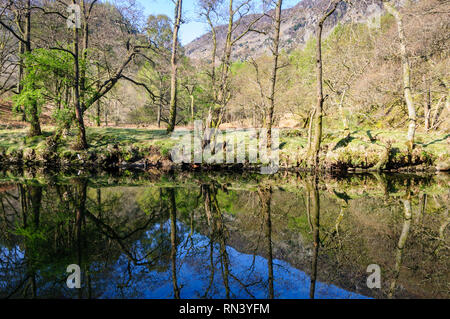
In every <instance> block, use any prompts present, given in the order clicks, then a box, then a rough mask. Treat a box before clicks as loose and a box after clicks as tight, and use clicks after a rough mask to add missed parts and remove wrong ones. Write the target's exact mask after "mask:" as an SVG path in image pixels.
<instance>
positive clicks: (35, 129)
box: [25, 0, 42, 136]
mask: <svg viewBox="0 0 450 319" xmlns="http://www.w3.org/2000/svg"><path fill="white" fill-rule="evenodd" d="M25 52H27V53H30V52H31V0H28V1H27V13H26V22H25ZM38 112H39V111H38V106H37V103H36V102H33V103H32V105H30V109H29V115H30V118H29V121H30V133H29V135H30V136H39V135H41V134H42V131H41V124H40V121H39V114H38Z"/></svg>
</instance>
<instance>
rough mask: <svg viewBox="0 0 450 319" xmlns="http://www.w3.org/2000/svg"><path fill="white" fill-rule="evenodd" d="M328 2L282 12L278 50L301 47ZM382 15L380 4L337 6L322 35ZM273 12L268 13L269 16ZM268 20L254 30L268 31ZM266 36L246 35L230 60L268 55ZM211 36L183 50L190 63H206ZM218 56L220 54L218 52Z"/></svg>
mask: <svg viewBox="0 0 450 319" xmlns="http://www.w3.org/2000/svg"><path fill="white" fill-rule="evenodd" d="M328 4H329V1H328V0H303V1H301V2H299V3H298V4H297V5H296V6H294V7H292V8H289V9H285V10H283V13H282V16H283V23H282V28H281V48H282V49H284V50H286V51H288V52H289V51H291V50H292V49H294V48H299V47H302V46H303V45H304V44H305V43H306V42H307V41H308V39H309V38H310V37H311V35H313V34H314V28H315V27H316V24H317V20H318V17H319V16H320V15H321V13H322V12H324V11H325V9H326V7H327V5H328ZM382 12H383V8H382V4H381V1H380V0H366V1H358V2H357V3H354V4H352V5H349V4H346V3H341V4H340V5H339V7H338V10H337V11H336V12H335V13H334V14H333V15H332V16H331V17H330V18H329V19H328V20H327V23H326V26H325V33H327V32H329V31H330V30H331V29H332V28H333V27H334V26H336V24H338V23H347V22H350V21H352V22H365V21H368V20H372V19H375V18H376V17H378V16H380V14H381V13H382ZM270 14H273V12H269V15H270ZM254 19H255V15H249V16H246V17H244V18H243V20H242V23H241V24H242V25H241V26H240V27H239V28H238V29H237V30H236V33H235V34H240V33H241V32H242V31H243V30H245V28H246V26H247V25H248V24H249V23H250V22H251V21H253V20H254ZM270 23H271V19H270V18H269V17H265V18H263V19H262V20H261V21H260V22H259V24H258V25H257V26H256V29H257V30H266V29H267V28H268V27H270ZM217 34H218V42H219V47H220V45H222V46H223V42H224V40H225V36H226V26H225V25H222V26H219V27H218V28H217ZM268 40H269V36H268V35H264V34H261V33H257V32H252V33H249V34H247V35H246V36H245V37H243V38H242V39H241V40H239V41H238V42H237V44H236V47H235V48H234V50H233V60H246V59H247V58H249V57H257V56H260V55H262V54H264V53H266V52H268V51H269V43H270V41H268ZM211 48H212V44H211V33H207V34H205V35H203V36H201V37H199V38H197V39H196V40H194V41H192V42H191V43H189V44H187V45H186V47H185V50H186V55H187V56H189V57H190V58H192V59H199V60H200V59H208V58H210V54H211ZM219 52H220V51H219Z"/></svg>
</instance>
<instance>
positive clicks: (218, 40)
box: [0, 0, 450, 171]
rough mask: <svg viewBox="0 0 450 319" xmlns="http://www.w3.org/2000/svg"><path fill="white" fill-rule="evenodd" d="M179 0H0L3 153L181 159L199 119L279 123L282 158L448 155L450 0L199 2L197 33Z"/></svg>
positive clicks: (35, 158) (301, 162)
mask: <svg viewBox="0 0 450 319" xmlns="http://www.w3.org/2000/svg"><path fill="white" fill-rule="evenodd" d="M172 2H173V9H174V15H173V16H171V17H168V16H165V15H150V16H145V14H144V13H143V10H142V7H141V5H140V3H138V2H136V1H134V0H116V1H112V2H110V1H97V0H70V1H69V0H58V1H52V0H16V1H11V0H2V1H1V2H0V27H1V29H0V48H1V54H0V104H1V109H0V112H1V113H0V116H1V117H0V136H1V139H0V162H2V163H3V164H4V165H23V164H27V165H31V166H33V165H37V166H42V165H44V166H55V167H59V166H68V165H81V166H90V165H92V164H95V165H97V166H103V167H109V166H118V165H121V163H122V164H123V163H126V164H127V165H134V166H136V167H140V166H142V165H143V164H145V165H144V167H148V165H151V166H156V167H171V166H173V163H172V164H171V163H170V162H171V158H170V154H169V153H170V149H171V148H172V147H173V145H174V144H175V142H174V141H173V138H171V133H172V132H174V131H185V132H189V131H190V130H192V128H193V124H194V122H195V121H202V126H203V128H209V129H212V130H218V129H222V130H224V129H241V130H245V129H247V128H265V129H267V131H268V139H269V145H270V140H271V134H272V130H273V129H280V130H281V133H280V134H281V143H280V152H281V166H284V167H286V168H305V169H311V168H312V169H314V168H316V169H319V168H326V169H338V170H340V169H344V170H355V169H357V170H358V169H375V170H382V169H385V170H398V169H407V170H411V169H412V170H428V169H431V170H435V169H438V170H441V171H445V170H448V169H449V166H450V164H449V156H448V145H449V144H448V143H449V135H448V134H449V128H450V126H449V121H448V118H449V117H448V113H449V105H450V102H449V84H448V66H449V41H448V34H450V33H449V32H448V31H449V21H450V20H449V13H450V11H449V9H450V3H449V1H446V0H421V1H403V2H401V3H397V1H379V0H364V1H352V0H341V1H335V0H332V1H328V0H327V1H325V0H317V1H301V2H300V3H299V4H298V5H297V6H295V7H294V8H289V9H285V8H284V5H283V1H282V0H263V1H257V0H198V1H197V2H196V8H195V10H196V15H197V19H198V20H199V21H202V22H203V23H205V25H206V26H208V30H209V31H208V33H207V34H205V35H203V36H202V39H204V41H203V42H201V41H200V42H198V41H197V40H196V41H194V42H193V43H191V44H188V45H186V46H183V45H181V43H180V40H179V32H180V29H181V28H183V25H184V23H185V22H186V21H184V17H183V14H184V10H183V1H182V0H177V1H174V0H173V1H172ZM373 8H375V11H374V10H373ZM369 9H370V10H369ZM295 10H297V11H295ZM371 10H372V11H374V12H375V13H373V12H372V11H371ZM299 12H300V13H301V14H302V15H301V16H302V17H307V18H305V19H303V18H302V19H301V21H300V22H299V23H296V24H295V25H294V26H291V25H288V22H286V21H288V20H289V23H291V21H295V17H296V15H297V14H299ZM295 22H297V21H295ZM291 24H292V23H291ZM287 29H289V30H288V31H289V32H288V31H286V30H287ZM301 30H309V31H308V32H304V34H305V35H303V36H302V39H303V43H295V41H296V40H295V39H296V38H295V37H294V36H293V35H292V34H293V32H294V33H295V32H300V31H301ZM302 34H303V33H302ZM199 36H201V35H199ZM256 38H258V39H259V38H260V39H262V40H261V42H262V44H261V43H259V44H255V43H254V42H253V43H252V41H251V40H252V39H256ZM199 39H200V38H199ZM200 40H201V39H200ZM205 41H206V43H207V45H206V44H205ZM196 42H198V43H197V44H196ZM202 43H203V46H200V47H195V45H197V46H198V45H200V44H202ZM200 51H201V52H203V54H202V55H201V56H200V54H197V53H198V52H200ZM206 139H207V140H208V142H211V144H214V137H211V136H209V137H207V138H206Z"/></svg>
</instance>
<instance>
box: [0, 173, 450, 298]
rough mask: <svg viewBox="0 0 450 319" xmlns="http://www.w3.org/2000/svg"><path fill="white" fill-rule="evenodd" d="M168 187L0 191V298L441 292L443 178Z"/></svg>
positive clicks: (208, 181)
mask: <svg viewBox="0 0 450 319" xmlns="http://www.w3.org/2000/svg"><path fill="white" fill-rule="evenodd" d="M174 178H175V177H173V176H172V177H163V179H164V180H165V182H164V183H160V184H158V183H150V184H149V183H147V184H146V185H142V186H127V185H139V183H138V180H136V181H131V182H130V181H129V180H128V181H127V182H121V183H119V185H121V186H109V185H116V183H115V182H113V183H111V182H108V183H105V182H104V181H102V182H100V181H97V180H96V179H88V178H81V177H80V178H75V179H71V180H70V181H69V182H66V183H48V184H47V185H45V186H39V184H37V183H35V182H30V183H18V184H11V183H10V184H0V297H3V298H45V297H56V298H271V299H272V298H365V297H375V298H387V297H389V298H404V297H427V298H429V297H439V298H448V297H449V296H450V293H449V291H448V284H449V275H448V260H449V259H448V256H449V242H448V227H447V226H448V223H449V218H448V208H447V207H448V202H449V198H448V191H447V185H448V184H447V183H448V182H447V180H446V179H445V178H444V180H443V182H442V180H433V179H432V180H430V179H427V178H419V177H405V176H398V177H395V178H392V177H386V176H382V175H378V174H374V175H369V176H362V177H360V178H355V177H350V178H343V179H323V178H319V177H318V176H288V177H285V178H284V179H282V180H281V181H280V182H279V183H278V182H270V181H262V182H259V183H258V185H257V186H256V187H255V186H254V185H255V183H254V182H253V181H252V180H250V181H247V180H245V179H243V178H236V177H234V176H231V177H229V178H227V179H225V180H224V179H223V178H221V179H220V182H219V179H214V178H210V177H208V178H204V179H203V178H194V179H193V182H190V184H188V185H187V186H186V187H184V186H180V185H183V184H182V183H181V184H180V183H179V182H178V183H177V182H176V181H173V182H170V180H171V179H172V180H173V179H174ZM166 179H169V182H167V180H166ZM236 180H237V181H236ZM104 185H107V186H104ZM430 198H431V199H432V200H430ZM74 263H75V264H78V265H80V267H81V270H82V273H83V277H82V289H78V290H77V289H75V290H71V289H68V288H67V286H66V285H65V282H66V278H67V277H66V276H67V273H66V267H67V266H68V265H69V264H74ZM369 264H378V265H380V267H381V268H382V274H383V278H382V286H383V287H382V289H380V290H377V289H375V290H371V289H369V288H367V286H366V285H365V282H366V279H367V276H368V274H367V273H366V272H365V271H366V268H367V266H368V265H369Z"/></svg>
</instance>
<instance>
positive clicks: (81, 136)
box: [73, 0, 88, 150]
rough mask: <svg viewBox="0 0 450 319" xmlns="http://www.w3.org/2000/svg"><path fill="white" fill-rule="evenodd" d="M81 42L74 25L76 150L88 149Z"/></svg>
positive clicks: (74, 0)
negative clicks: (81, 80) (84, 117)
mask: <svg viewBox="0 0 450 319" xmlns="http://www.w3.org/2000/svg"><path fill="white" fill-rule="evenodd" d="M73 4H77V3H76V0H73ZM79 41H80V35H79V31H78V29H77V27H76V25H74V27H73V54H74V72H75V79H74V82H75V83H74V103H75V117H76V120H77V126H78V141H77V145H75V148H76V149H80V150H84V149H86V148H87V147H88V145H87V140H86V129H85V126H84V120H83V110H82V109H81V102H80V61H79V59H80V52H79Z"/></svg>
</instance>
